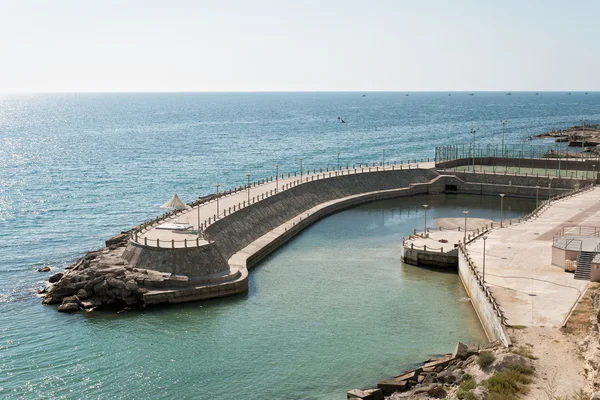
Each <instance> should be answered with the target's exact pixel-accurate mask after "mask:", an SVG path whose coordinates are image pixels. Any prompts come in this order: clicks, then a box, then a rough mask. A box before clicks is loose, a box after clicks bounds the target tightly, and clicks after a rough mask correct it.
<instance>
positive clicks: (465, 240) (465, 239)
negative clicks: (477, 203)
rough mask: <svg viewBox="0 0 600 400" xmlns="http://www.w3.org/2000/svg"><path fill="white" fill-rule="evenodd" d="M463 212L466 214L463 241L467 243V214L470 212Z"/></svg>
mask: <svg viewBox="0 0 600 400" xmlns="http://www.w3.org/2000/svg"><path fill="white" fill-rule="evenodd" d="M463 214H465V237H464V239H463V243H464V244H465V245H466V244H467V214H469V212H468V211H463Z"/></svg>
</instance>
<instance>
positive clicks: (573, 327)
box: [561, 282, 600, 340]
mask: <svg viewBox="0 0 600 400" xmlns="http://www.w3.org/2000/svg"><path fill="white" fill-rule="evenodd" d="M598 288H600V283H597V282H593V283H591V284H590V287H589V288H588V290H587V292H586V293H585V296H583V298H582V299H581V300H580V301H579V303H578V304H577V306H575V310H573V313H572V314H571V316H570V317H569V320H568V321H567V325H566V326H565V327H564V328H562V329H561V331H562V332H563V333H564V334H566V335H571V336H573V339H574V340H581V339H583V338H584V337H585V336H587V335H588V333H589V331H590V328H591V327H592V324H591V322H590V316H592V315H593V314H594V307H593V306H592V293H594V290H596V289H598Z"/></svg>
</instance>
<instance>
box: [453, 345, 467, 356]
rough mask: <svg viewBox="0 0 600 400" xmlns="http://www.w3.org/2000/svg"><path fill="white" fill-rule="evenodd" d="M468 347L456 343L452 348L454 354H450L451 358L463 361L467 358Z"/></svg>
mask: <svg viewBox="0 0 600 400" xmlns="http://www.w3.org/2000/svg"><path fill="white" fill-rule="evenodd" d="M468 353H469V346H467V345H466V344H464V343H461V342H458V343H457V344H456V347H455V348H454V352H453V353H452V357H454V358H460V359H461V360H465V359H466V358H467V357H468Z"/></svg>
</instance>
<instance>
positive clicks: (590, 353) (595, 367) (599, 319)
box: [579, 289, 600, 398]
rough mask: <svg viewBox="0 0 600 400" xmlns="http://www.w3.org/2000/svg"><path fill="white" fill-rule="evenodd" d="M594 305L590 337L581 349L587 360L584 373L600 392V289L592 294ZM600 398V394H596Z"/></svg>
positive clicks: (591, 384) (581, 344)
mask: <svg viewBox="0 0 600 400" xmlns="http://www.w3.org/2000/svg"><path fill="white" fill-rule="evenodd" d="M592 305H593V307H594V314H593V315H592V316H590V322H591V323H592V328H591V330H590V333H589V335H588V336H586V337H585V339H583V340H582V341H581V342H580V343H579V348H580V350H581V353H582V355H583V358H584V360H585V363H584V368H583V369H584V372H585V375H586V377H587V379H588V381H589V383H590V386H591V387H592V390H594V391H600V333H599V329H598V324H599V323H600V289H596V290H594V292H593V293H592ZM594 395H598V398H600V392H596V393H595V394H594Z"/></svg>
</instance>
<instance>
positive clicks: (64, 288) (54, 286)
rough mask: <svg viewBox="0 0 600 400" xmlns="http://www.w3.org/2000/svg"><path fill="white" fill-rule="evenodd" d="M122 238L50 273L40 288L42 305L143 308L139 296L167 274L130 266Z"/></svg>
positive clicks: (65, 308) (66, 309) (69, 309)
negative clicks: (57, 271)
mask: <svg viewBox="0 0 600 400" xmlns="http://www.w3.org/2000/svg"><path fill="white" fill-rule="evenodd" d="M125 245H126V241H124V240H121V241H120V242H118V243H116V244H112V245H111V246H110V247H107V248H103V249H100V250H97V251H92V252H89V253H87V254H86V255H85V256H83V257H81V258H80V259H79V260H77V262H76V263H74V264H72V265H70V266H68V267H66V268H65V271H64V272H59V273H57V274H54V275H52V276H51V277H50V278H49V280H48V282H49V283H50V285H49V287H48V288H47V289H45V290H42V291H41V293H42V294H43V297H44V300H43V304H57V303H60V306H59V307H58V311H64V312H74V311H78V310H80V309H84V310H93V309H95V308H97V307H100V306H112V307H121V308H122V307H144V301H143V295H144V293H147V292H148V290H149V289H152V288H161V287H164V286H165V282H166V281H168V280H169V279H171V274H165V273H162V272H158V271H153V270H145V269H137V268H132V267H130V266H129V265H128V263H127V261H126V260H124V259H123V258H122V255H123V251H124V249H125Z"/></svg>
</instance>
